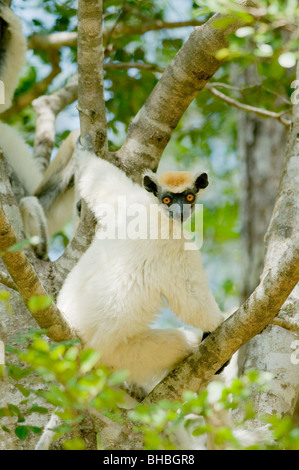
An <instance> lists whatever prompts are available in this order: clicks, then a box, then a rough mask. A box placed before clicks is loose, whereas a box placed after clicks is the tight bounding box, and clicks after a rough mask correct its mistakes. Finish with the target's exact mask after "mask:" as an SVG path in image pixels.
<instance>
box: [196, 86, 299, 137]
mask: <svg viewBox="0 0 299 470" xmlns="http://www.w3.org/2000/svg"><path fill="white" fill-rule="evenodd" d="M205 88H206V90H208V91H209V92H210V93H212V95H214V96H216V97H217V98H219V99H221V100H222V101H225V102H226V103H227V104H229V105H231V106H234V107H235V108H237V109H241V110H242V111H246V112H250V113H255V114H257V115H258V116H262V117H266V118H272V119H277V120H278V121H279V122H281V124H283V125H284V126H286V127H287V128H288V127H289V126H290V125H291V121H289V120H288V119H285V118H284V117H283V116H284V115H285V114H286V111H282V112H280V113H276V112H274V111H268V110H267V109H262V108H258V107H257V106H250V105H248V104H245V103H240V101H237V100H234V99H233V98H231V97H230V96H227V95H225V94H224V93H222V92H221V91H219V90H217V89H216V88H215V86H213V84H212V83H207V84H206V87H205Z"/></svg>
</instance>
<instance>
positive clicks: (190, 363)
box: [146, 240, 299, 402]
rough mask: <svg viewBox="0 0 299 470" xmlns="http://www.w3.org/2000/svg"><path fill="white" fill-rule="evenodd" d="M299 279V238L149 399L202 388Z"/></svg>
mask: <svg viewBox="0 0 299 470" xmlns="http://www.w3.org/2000/svg"><path fill="white" fill-rule="evenodd" d="M298 281H299V240H297V241H296V243H294V245H293V246H292V247H290V248H289V249H287V250H286V252H285V253H283V256H282V257H281V258H280V259H279V263H278V266H277V267H275V268H273V269H271V270H269V271H268V272H267V274H266V275H265V276H264V278H263V280H262V281H261V283H260V285H259V286H258V287H257V288H256V289H255V291H254V292H253V294H252V295H251V296H250V297H249V298H248V299H247V300H246V302H244V304H243V305H242V306H241V307H240V308H239V309H238V310H237V311H236V312H235V313H234V314H233V315H231V316H230V317H229V318H228V319H226V320H225V321H224V323H223V324H222V325H221V326H220V327H219V328H217V330H216V331H215V332H213V333H212V334H211V335H209V336H208V337H207V338H206V339H205V340H204V341H203V342H202V343H201V344H200V346H199V348H198V350H197V351H196V352H195V353H194V354H192V355H190V356H189V357H187V358H186V359H185V360H184V361H183V362H182V363H181V364H180V365H179V366H178V367H177V368H176V369H175V370H174V371H172V372H171V373H170V374H169V375H168V376H167V377H166V378H165V379H164V380H163V381H162V382H161V383H160V384H159V385H157V386H156V387H155V389H154V390H153V391H152V392H151V393H150V394H149V395H148V397H147V398H146V400H147V401H148V400H149V401H151V402H157V401H159V400H161V399H163V398H166V397H168V399H171V400H178V399H181V398H182V394H183V392H184V391H186V390H192V391H194V392H197V391H199V389H201V388H202V387H203V386H205V385H206V384H207V383H208V382H209V381H210V379H211V378H212V377H213V375H214V374H215V373H216V372H217V370H218V369H219V368H220V367H221V366H222V365H223V364H224V363H225V362H226V361H227V360H229V359H230V357H231V356H232V355H233V354H234V353H235V352H236V351H237V350H238V349H239V348H240V347H241V346H242V345H243V344H245V343H246V342H247V341H249V340H250V339H251V338H253V337H254V336H255V335H257V334H258V333H260V332H261V331H262V330H263V329H264V328H265V327H266V326H267V325H268V324H269V323H270V322H271V321H272V320H273V318H274V317H275V316H276V315H277V314H278V312H279V310H280V308H281V307H282V305H283V304H284V302H285V301H286V299H287V298H288V296H289V295H290V293H291V292H292V290H293V289H294V287H295V286H296V284H297V282H298Z"/></svg>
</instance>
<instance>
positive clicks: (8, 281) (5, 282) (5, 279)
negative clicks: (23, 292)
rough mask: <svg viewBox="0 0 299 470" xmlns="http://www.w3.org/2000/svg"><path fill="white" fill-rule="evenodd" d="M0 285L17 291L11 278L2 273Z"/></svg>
mask: <svg viewBox="0 0 299 470" xmlns="http://www.w3.org/2000/svg"><path fill="white" fill-rule="evenodd" d="M0 284H3V285H4V286H6V287H9V288H10V289H13V290H15V291H17V290H18V288H17V286H16V284H15V283H14V282H13V280H12V278H11V277H10V276H9V275H8V274H6V273H3V272H0Z"/></svg>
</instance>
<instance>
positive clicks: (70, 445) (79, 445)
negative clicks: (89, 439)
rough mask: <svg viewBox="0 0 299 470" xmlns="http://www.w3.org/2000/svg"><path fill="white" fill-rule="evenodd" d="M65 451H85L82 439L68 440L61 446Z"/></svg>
mask: <svg viewBox="0 0 299 470" xmlns="http://www.w3.org/2000/svg"><path fill="white" fill-rule="evenodd" d="M62 446H63V448H64V449H65V450H85V449H86V443H85V442H84V441H83V439H79V438H78V437H76V438H74V439H68V440H66V441H65V442H64V443H63V444H62Z"/></svg>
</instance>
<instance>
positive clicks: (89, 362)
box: [80, 349, 101, 374]
mask: <svg viewBox="0 0 299 470" xmlns="http://www.w3.org/2000/svg"><path fill="white" fill-rule="evenodd" d="M100 357H101V355H100V353H99V352H97V351H94V350H92V349H85V350H84V351H82V352H81V355H80V359H81V366H80V372H82V373H83V374H85V373H86V372H89V371H90V370H91V369H92V368H93V367H94V366H95V365H96V363H97V362H98V361H99V359H100Z"/></svg>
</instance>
